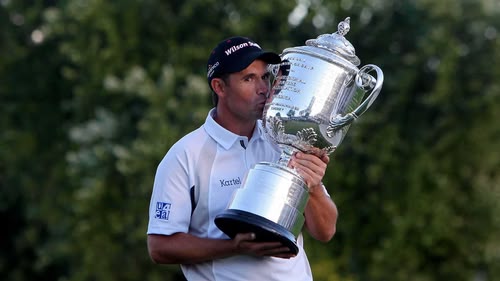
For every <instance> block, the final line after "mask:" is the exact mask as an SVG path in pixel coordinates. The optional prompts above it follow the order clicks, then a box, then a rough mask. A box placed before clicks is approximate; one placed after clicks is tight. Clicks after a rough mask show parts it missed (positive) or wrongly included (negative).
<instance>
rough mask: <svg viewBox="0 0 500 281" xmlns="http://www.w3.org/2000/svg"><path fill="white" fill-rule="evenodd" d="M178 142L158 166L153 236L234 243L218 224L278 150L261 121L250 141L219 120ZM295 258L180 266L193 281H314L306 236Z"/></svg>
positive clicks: (151, 219) (232, 259)
mask: <svg viewBox="0 0 500 281" xmlns="http://www.w3.org/2000/svg"><path fill="white" fill-rule="evenodd" d="M214 111H215V109H212V110H211V111H210V112H209V114H208V116H207V119H206V121H205V124H203V126H201V127H200V128H198V129H196V130H195V131H193V132H191V133H189V134H188V135H186V136H185V137H183V138H182V139H180V140H179V141H178V142H177V143H175V144H174V145H173V146H172V147H171V149H170V150H169V151H168V153H167V154H166V155H165V157H164V158H163V160H162V161H161V162H160V164H159V166H158V170H157V172H156V176H155V181H154V187H153V193H152V196H151V203H150V209H149V225H148V231H147V233H148V234H163V235H170V234H174V233H177V232H185V233H190V234H193V235H196V236H198V237H203V238H222V239H229V237H227V235H225V234H224V233H223V232H222V231H221V230H219V229H218V228H217V226H216V225H215V223H214V219H215V217H216V216H217V215H218V214H220V213H221V212H223V211H224V210H225V209H226V208H227V207H228V205H229V203H230V200H231V198H232V195H233V192H234V191H235V190H236V189H237V188H239V187H240V186H241V183H242V181H243V178H244V177H245V175H246V173H247V171H248V170H249V169H250V168H252V167H253V165H255V164H257V163H258V162H263V161H267V162H275V161H277V160H278V158H279V155H280V153H279V149H278V147H277V146H275V145H274V144H273V143H272V142H270V141H268V140H267V139H266V135H265V134H264V129H263V128H262V123H261V122H260V121H259V122H258V124H257V127H256V130H254V134H253V136H252V138H251V139H250V140H248V139H247V137H243V136H238V135H236V134H234V133H232V132H230V131H228V130H226V129H224V128H223V127H221V126H220V125H219V124H218V123H216V122H215V121H214V119H213V118H212V116H213V113H214ZM297 240H298V241H297V244H298V246H299V253H298V255H297V256H296V257H294V258H291V259H280V258H273V257H252V256H246V255H239V256H233V257H229V258H224V259H216V260H212V261H209V262H204V263H197V264H186V265H181V268H182V271H183V273H184V275H185V277H186V278H187V279H188V280H194V281H198V280H217V281H226V280H231V281H233V280H234V281H237V280H241V281H252V280H255V281H262V280H266V281H270V280H294V281H295V280H297V281H301V280H312V274H311V269H310V266H309V262H308V260H307V257H306V254H305V252H304V249H303V248H302V245H303V239H302V234H301V235H299V237H298V239H297Z"/></svg>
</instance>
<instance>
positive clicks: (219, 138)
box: [204, 108, 265, 150]
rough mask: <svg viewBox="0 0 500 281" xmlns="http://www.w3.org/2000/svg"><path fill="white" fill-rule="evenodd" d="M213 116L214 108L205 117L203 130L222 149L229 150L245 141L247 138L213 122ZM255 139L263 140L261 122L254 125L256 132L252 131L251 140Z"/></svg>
mask: <svg viewBox="0 0 500 281" xmlns="http://www.w3.org/2000/svg"><path fill="white" fill-rule="evenodd" d="M214 114H215V108H212V109H211V110H210V111H209V112H208V115H207V119H206V120H205V124H204V128H205V131H206V132H207V133H208V134H209V135H210V137H212V138H213V139H214V140H215V141H216V142H217V143H219V144H220V145H221V146H222V147H223V148H224V149H226V150H227V149H229V148H230V147H231V146H232V145H233V144H234V143H235V142H239V140H246V139H247V137H245V136H240V135H237V134H235V133H233V132H231V131H229V130H227V129H226V128H224V127H222V126H221V125H219V123H217V122H215V120H214V118H213V116H214ZM257 139H265V134H264V128H263V127H262V121H261V120H258V121H257V125H256V130H253V135H252V139H251V140H250V141H254V140H257Z"/></svg>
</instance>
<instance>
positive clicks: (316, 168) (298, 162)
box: [288, 152, 330, 193]
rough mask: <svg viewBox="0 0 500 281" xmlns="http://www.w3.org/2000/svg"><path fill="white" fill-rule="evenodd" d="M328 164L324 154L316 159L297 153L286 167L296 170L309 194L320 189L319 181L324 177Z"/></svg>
mask: <svg viewBox="0 0 500 281" xmlns="http://www.w3.org/2000/svg"><path fill="white" fill-rule="evenodd" d="M328 162H330V158H329V157H328V155H326V154H323V155H322V156H321V157H318V156H315V155H313V154H308V153H303V152H297V153H295V155H294V156H293V157H292V159H291V161H290V163H289V164H288V166H289V167H290V168H295V170H297V172H298V173H299V174H300V175H301V176H302V178H303V179H304V181H305V182H306V184H307V186H308V187H309V192H310V193H314V191H315V190H316V189H318V188H320V189H322V187H321V181H322V180H323V176H324V175H325V172H326V167H327V165H328Z"/></svg>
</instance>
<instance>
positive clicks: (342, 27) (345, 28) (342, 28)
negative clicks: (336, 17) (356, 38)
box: [336, 17, 351, 36]
mask: <svg viewBox="0 0 500 281" xmlns="http://www.w3.org/2000/svg"><path fill="white" fill-rule="evenodd" d="M350 23H351V18H350V17H347V18H346V19H345V20H343V21H341V22H339V25H338V26H337V28H338V30H337V32H336V33H337V34H338V35H340V36H344V35H346V34H347V32H349V29H351V25H350Z"/></svg>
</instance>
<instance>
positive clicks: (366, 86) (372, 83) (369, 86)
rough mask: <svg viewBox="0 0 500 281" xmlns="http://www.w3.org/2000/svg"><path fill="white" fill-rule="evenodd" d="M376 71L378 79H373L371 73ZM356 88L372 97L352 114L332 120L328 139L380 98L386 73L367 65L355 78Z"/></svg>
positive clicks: (328, 130) (327, 129)
mask: <svg viewBox="0 0 500 281" xmlns="http://www.w3.org/2000/svg"><path fill="white" fill-rule="evenodd" d="M371 71H375V72H376V73H377V76H376V77H373V76H372V75H370V74H369V73H370V72H371ZM355 82H356V86H357V87H358V88H359V89H361V90H363V91H365V92H367V91H370V90H371V92H370V95H368V97H367V98H366V99H365V100H364V101H363V102H362V103H361V104H360V105H359V106H358V107H357V108H356V109H354V110H353V111H352V112H350V113H348V114H346V115H344V116H342V115H340V114H338V115H337V116H335V117H334V118H333V119H332V120H330V125H329V126H328V127H327V128H326V134H327V135H328V137H332V136H333V135H334V133H335V131H337V130H338V129H340V128H342V127H344V126H346V125H349V124H351V123H352V122H353V121H354V120H356V118H358V117H359V116H360V115H361V114H363V113H365V111H366V110H367V109H368V108H369V107H370V106H371V105H372V103H373V102H374V101H375V99H376V98H377V97H378V94H379V93H380V90H381V89H382V84H383V83H384V73H383V72H382V70H381V69H380V68H379V67H378V66H376V65H373V64H367V65H365V66H363V67H362V68H361V69H360V70H359V71H358V73H357V74H356V78H355Z"/></svg>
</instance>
